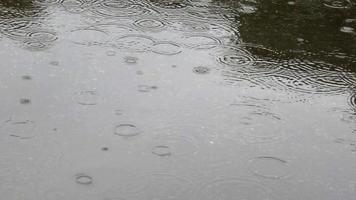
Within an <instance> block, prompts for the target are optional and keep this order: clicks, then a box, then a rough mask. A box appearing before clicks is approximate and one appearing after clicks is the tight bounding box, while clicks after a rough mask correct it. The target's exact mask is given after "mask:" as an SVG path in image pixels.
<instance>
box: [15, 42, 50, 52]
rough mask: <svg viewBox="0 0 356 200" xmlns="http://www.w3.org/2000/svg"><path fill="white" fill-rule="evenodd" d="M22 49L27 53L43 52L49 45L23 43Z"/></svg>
mask: <svg viewBox="0 0 356 200" xmlns="http://www.w3.org/2000/svg"><path fill="white" fill-rule="evenodd" d="M22 46H23V48H24V49H26V50H29V51H43V50H46V49H47V48H49V45H48V44H46V43H42V42H39V41H25V42H24V43H23V45H22Z"/></svg>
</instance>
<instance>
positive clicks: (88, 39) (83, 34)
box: [68, 28, 108, 46]
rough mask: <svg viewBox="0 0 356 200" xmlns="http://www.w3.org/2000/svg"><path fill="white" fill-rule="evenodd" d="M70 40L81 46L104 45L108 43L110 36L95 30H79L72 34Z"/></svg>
mask: <svg viewBox="0 0 356 200" xmlns="http://www.w3.org/2000/svg"><path fill="white" fill-rule="evenodd" d="M68 40H70V41H71V42H73V43H75V44H80V45H88V46H90V45H102V44H105V43H106V42H107V41H108V34H107V33H106V32H104V31H101V30H99V29H94V28H87V29H77V30H73V31H71V32H70V35H69V36H68Z"/></svg>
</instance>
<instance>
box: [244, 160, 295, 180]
mask: <svg viewBox="0 0 356 200" xmlns="http://www.w3.org/2000/svg"><path fill="white" fill-rule="evenodd" d="M249 169H250V171H251V172H252V173H254V174H255V175H257V176H261V177H263V178H270V179H281V178H286V177H288V176H290V172H289V164H288V162H287V161H285V160H283V159H281V158H277V157H272V156H259V157H256V158H254V159H252V160H250V163H249Z"/></svg>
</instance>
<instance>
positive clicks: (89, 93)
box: [75, 90, 98, 106]
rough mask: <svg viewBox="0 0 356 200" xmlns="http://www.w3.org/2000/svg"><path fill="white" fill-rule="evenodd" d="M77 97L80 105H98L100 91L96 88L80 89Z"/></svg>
mask: <svg viewBox="0 0 356 200" xmlns="http://www.w3.org/2000/svg"><path fill="white" fill-rule="evenodd" d="M75 99H76V101H77V103H78V104H80V105H86V106H92V105H96V104H98V93H97V92H96V91H95V90H84V91H80V92H78V93H76V96H75Z"/></svg>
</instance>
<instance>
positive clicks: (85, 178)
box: [75, 174, 93, 185]
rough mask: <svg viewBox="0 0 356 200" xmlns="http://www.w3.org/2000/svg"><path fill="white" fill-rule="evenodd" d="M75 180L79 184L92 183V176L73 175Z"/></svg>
mask: <svg viewBox="0 0 356 200" xmlns="http://www.w3.org/2000/svg"><path fill="white" fill-rule="evenodd" d="M75 182H76V183H78V184H81V185H90V184H92V183H93V178H92V177H90V176H88V175H86V174H77V175H75Z"/></svg>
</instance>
